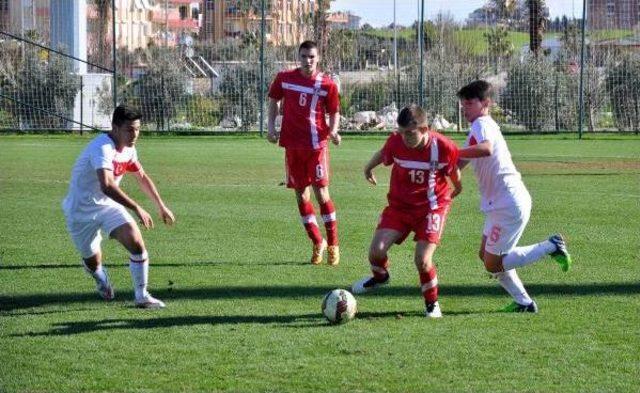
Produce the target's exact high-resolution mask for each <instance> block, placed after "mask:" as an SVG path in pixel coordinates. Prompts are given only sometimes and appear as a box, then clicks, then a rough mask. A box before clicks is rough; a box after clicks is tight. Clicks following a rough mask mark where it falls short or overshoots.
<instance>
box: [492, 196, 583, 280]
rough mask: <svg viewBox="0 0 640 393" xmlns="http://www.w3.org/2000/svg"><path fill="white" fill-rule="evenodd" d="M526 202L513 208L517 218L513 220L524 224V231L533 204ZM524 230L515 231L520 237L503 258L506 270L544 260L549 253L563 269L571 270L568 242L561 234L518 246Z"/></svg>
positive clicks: (518, 223)
mask: <svg viewBox="0 0 640 393" xmlns="http://www.w3.org/2000/svg"><path fill="white" fill-rule="evenodd" d="M524 202H525V203H524V204H523V206H521V207H518V208H516V209H513V215H514V217H515V218H513V219H511V221H512V222H514V223H515V224H513V225H516V226H517V225H521V226H522V231H524V227H526V225H527V223H528V222H529V217H530V214H531V204H530V203H529V201H524ZM522 231H520V232H519V233H518V232H517V231H514V232H515V233H516V234H517V235H518V237H517V239H516V240H515V242H513V241H512V242H513V244H514V247H513V248H511V249H510V250H509V251H508V253H506V254H505V255H504V256H503V258H502V265H503V267H504V270H510V269H515V268H518V267H523V266H527V265H531V264H533V263H535V262H538V261H540V260H542V259H543V258H544V257H545V256H547V255H551V256H552V257H553V258H554V259H555V260H556V262H558V264H559V265H560V268H561V269H562V270H563V271H565V272H566V271H568V270H569V268H570V266H571V256H570V255H569V252H568V250H567V246H566V243H565V241H564V239H563V237H562V236H561V235H558V234H556V235H553V236H551V237H550V238H549V239H548V240H545V241H542V242H540V243H536V244H532V245H529V246H522V247H516V246H515V245H517V244H518V240H519V239H520V235H522Z"/></svg>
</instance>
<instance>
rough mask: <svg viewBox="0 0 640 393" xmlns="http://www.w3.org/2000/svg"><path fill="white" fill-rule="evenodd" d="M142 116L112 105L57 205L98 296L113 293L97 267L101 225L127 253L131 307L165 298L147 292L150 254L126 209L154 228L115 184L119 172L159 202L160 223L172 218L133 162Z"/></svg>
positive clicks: (107, 297) (158, 303) (103, 271)
mask: <svg viewBox="0 0 640 393" xmlns="http://www.w3.org/2000/svg"><path fill="white" fill-rule="evenodd" d="M141 117H142V116H141V115H140V113H138V112H137V111H135V110H133V109H131V108H129V107H126V106H123V105H121V106H118V107H117V108H116V109H115V111H114V112H113V120H112V123H111V125H112V129H111V131H110V132H109V133H108V134H102V135H99V136H97V137H96V138H94V139H93V140H92V141H91V142H90V143H89V145H87V147H86V148H85V149H84V151H83V152H82V153H81V154H80V156H79V157H78V159H77V160H76V163H75V165H74V166H73V170H72V172H71V181H70V183H69V192H68V194H67V196H66V197H65V199H64V201H63V202H62V209H63V210H64V214H65V218H66V221H67V229H68V230H69V234H70V235H71V239H72V240H73V243H74V244H75V246H76V248H77V249H78V251H79V253H80V256H81V257H82V260H83V265H84V267H85V270H86V271H87V273H89V274H90V275H91V276H92V277H93V278H94V279H95V281H96V284H97V289H98V293H99V294H100V296H101V297H102V298H103V299H105V300H112V299H113V298H114V292H113V286H112V285H111V282H110V281H109V277H108V275H107V272H106V269H105V268H104V267H103V266H102V250H101V247H100V242H101V240H102V235H101V234H100V231H101V230H102V231H103V232H105V233H106V234H108V235H109V237H111V238H114V239H116V240H117V241H118V242H120V243H121V244H122V245H123V246H124V247H125V248H126V249H127V251H129V253H130V259H129V261H130V263H129V269H130V271H131V277H132V279H133V285H134V293H135V305H136V307H140V308H163V307H164V303H163V302H162V301H160V300H158V299H156V298H154V297H153V296H151V295H150V294H149V292H148V291H147V283H148V276H149V256H148V253H147V250H146V247H145V245H144V241H143V239H142V234H141V233H140V229H139V228H138V225H137V224H136V222H135V220H134V219H133V217H132V216H131V214H129V212H128V211H127V209H130V210H131V211H133V212H134V213H135V214H136V216H137V217H138V219H139V220H140V222H141V223H142V225H143V226H144V227H145V228H147V229H149V228H152V227H153V219H152V218H151V216H150V215H149V213H147V211H146V210H145V209H144V208H143V207H142V206H140V205H139V204H138V203H137V202H136V201H135V200H133V199H132V198H131V197H129V196H128V195H127V194H126V193H125V192H124V191H123V190H122V189H121V188H120V186H119V184H120V181H121V180H122V177H123V175H124V174H125V173H127V172H131V173H132V174H133V176H134V177H135V178H136V180H137V181H138V185H139V186H140V188H141V189H142V191H143V192H144V193H145V194H147V195H148V196H149V198H151V200H153V202H154V203H155V204H156V206H157V207H158V210H159V212H160V217H161V218H162V220H163V221H164V222H165V224H167V225H171V224H173V223H174V222H175V218H174V215H173V213H172V212H171V210H169V209H168V208H167V207H166V206H165V204H164V202H163V201H162V198H161V197H160V194H159V193H158V191H157V189H156V186H155V185H154V183H153V181H152V180H151V178H150V177H149V175H148V174H147V173H145V171H144V170H143V169H142V165H141V164H140V162H139V161H138V154H137V151H136V148H135V143H136V140H137V139H138V135H139V133H140V118H141Z"/></svg>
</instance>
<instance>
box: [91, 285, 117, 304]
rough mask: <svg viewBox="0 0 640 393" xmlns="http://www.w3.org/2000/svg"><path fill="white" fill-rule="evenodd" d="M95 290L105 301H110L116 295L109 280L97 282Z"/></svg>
mask: <svg viewBox="0 0 640 393" xmlns="http://www.w3.org/2000/svg"><path fill="white" fill-rule="evenodd" d="M96 290H97V291H98V294H99V295H100V297H101V298H103V299H104V300H106V301H111V300H113V298H115V297H116V295H115V293H114V292H113V286H111V283H110V282H109V281H106V282H100V283H98V285H97V286H96Z"/></svg>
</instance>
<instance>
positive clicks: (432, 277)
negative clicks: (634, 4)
mask: <svg viewBox="0 0 640 393" xmlns="http://www.w3.org/2000/svg"><path fill="white" fill-rule="evenodd" d="M437 247H438V246H437V244H435V243H431V242H428V241H425V240H418V242H417V243H416V251H415V256H414V263H415V265H416V269H418V275H419V276H420V290H421V291H422V296H423V297H424V303H425V307H426V313H425V315H426V316H427V317H428V318H441V317H442V312H441V311H440V304H439V303H438V274H437V271H436V266H435V264H434V263H433V254H434V253H435V251H436V248H437Z"/></svg>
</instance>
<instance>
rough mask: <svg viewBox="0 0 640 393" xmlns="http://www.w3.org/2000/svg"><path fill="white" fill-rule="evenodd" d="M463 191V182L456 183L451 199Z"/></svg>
mask: <svg viewBox="0 0 640 393" xmlns="http://www.w3.org/2000/svg"><path fill="white" fill-rule="evenodd" d="M461 192H462V184H454V185H453V191H451V199H453V198H455V197H457V196H458V194H460V193H461Z"/></svg>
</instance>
